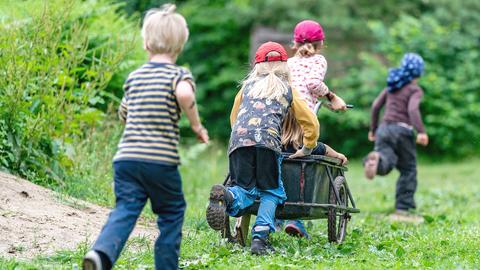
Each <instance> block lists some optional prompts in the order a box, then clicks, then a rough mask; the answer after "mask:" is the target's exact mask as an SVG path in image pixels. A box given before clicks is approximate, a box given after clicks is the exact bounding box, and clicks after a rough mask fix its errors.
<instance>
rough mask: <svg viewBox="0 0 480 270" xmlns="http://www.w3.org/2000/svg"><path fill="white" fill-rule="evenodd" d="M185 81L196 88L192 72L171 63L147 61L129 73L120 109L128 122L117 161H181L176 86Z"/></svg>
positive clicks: (169, 162) (164, 162)
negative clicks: (178, 148)
mask: <svg viewBox="0 0 480 270" xmlns="http://www.w3.org/2000/svg"><path fill="white" fill-rule="evenodd" d="M182 80H187V81H188V82H190V83H191V84H192V86H193V87H195V85H194V82H193V78H192V74H191V73H190V71H188V70H187V69H186V68H183V67H179V66H177V65H174V64H168V63H155V62H148V63H146V64H144V65H143V66H142V67H140V68H139V69H137V70H135V71H134V72H132V73H130V75H129V76H128V79H127V80H126V82H125V85H124V90H125V93H124V96H123V99H122V102H121V104H120V108H119V110H118V113H119V116H120V118H121V119H122V120H123V121H125V122H126V125H125V130H124V132H123V136H122V139H121V141H120V144H119V145H118V151H117V154H116V155H115V157H114V159H113V161H114V162H115V161H120V160H133V161H144V162H151V163H160V164H167V165H177V164H179V163H180V158H179V155H178V150H177V147H178V140H179V137H180V134H179V128H178V121H179V119H180V108H179V106H178V104H177V100H176V97H175V88H176V87H177V84H178V83H179V82H180V81H182Z"/></svg>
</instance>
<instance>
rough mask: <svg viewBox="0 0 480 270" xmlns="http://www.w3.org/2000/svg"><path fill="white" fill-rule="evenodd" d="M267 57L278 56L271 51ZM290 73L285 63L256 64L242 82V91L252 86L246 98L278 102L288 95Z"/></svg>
mask: <svg viewBox="0 0 480 270" xmlns="http://www.w3.org/2000/svg"><path fill="white" fill-rule="evenodd" d="M267 56H269V57H272V56H280V54H279V53H278V52H275V51H272V52H269V53H268V54H267ZM289 83H290V71H289V69H288V65H287V62H282V61H274V62H262V63H257V64H256V65H255V66H254V67H253V69H252V71H251V72H250V73H249V74H248V76H247V78H246V79H245V80H244V81H243V82H242V91H243V90H244V89H245V87H246V86H247V85H249V84H253V86H252V89H251V90H250V91H249V92H248V96H250V97H252V98H265V99H271V100H280V99H281V98H282V97H283V96H284V95H285V94H287V93H288V89H289Z"/></svg>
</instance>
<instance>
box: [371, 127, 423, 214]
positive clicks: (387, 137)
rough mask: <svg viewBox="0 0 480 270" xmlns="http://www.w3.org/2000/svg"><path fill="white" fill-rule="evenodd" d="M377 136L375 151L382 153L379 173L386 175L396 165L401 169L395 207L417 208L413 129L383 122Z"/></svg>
mask: <svg viewBox="0 0 480 270" xmlns="http://www.w3.org/2000/svg"><path fill="white" fill-rule="evenodd" d="M375 136H376V139H375V151H377V152H378V153H380V160H379V164H378V168H377V174H379V175H386V174H388V173H389V172H390V171H391V170H392V169H393V168H394V167H396V168H397V169H398V170H399V171H400V177H399V178H398V180H397V189H396V197H395V208H396V209H399V210H408V209H411V208H415V207H416V205H415V200H414V198H413V196H414V194H415V190H416V189H417V159H416V146H415V136H414V132H413V130H411V129H408V128H406V127H402V126H399V125H396V124H383V125H381V126H380V127H379V128H378V130H377V131H376V133H375Z"/></svg>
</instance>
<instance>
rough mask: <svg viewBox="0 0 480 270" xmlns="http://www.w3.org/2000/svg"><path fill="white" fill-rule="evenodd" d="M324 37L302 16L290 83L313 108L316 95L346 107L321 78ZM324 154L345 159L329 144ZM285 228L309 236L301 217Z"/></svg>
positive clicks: (338, 107)
mask: <svg viewBox="0 0 480 270" xmlns="http://www.w3.org/2000/svg"><path fill="white" fill-rule="evenodd" d="M324 39H325V34H324V32H323V29H322V26H321V25H320V24H319V23H318V22H315V21H311V20H305V21H301V22H300V23H298V24H297V25H296V26H295V30H294V34H293V41H294V46H293V49H294V50H296V53H295V56H294V57H292V58H290V59H288V67H289V68H290V72H291V75H292V87H294V88H295V89H297V90H298V91H299V92H300V93H301V95H302V96H303V98H305V100H306V101H307V104H308V107H309V108H310V109H311V110H312V111H313V110H314V109H315V105H316V104H317V99H318V98H321V97H326V98H327V99H328V100H329V101H330V103H331V108H332V109H333V110H345V109H346V104H345V102H344V101H343V99H342V98H340V97H338V96H337V95H335V94H334V93H333V92H331V91H330V90H329V88H328V86H327V85H326V84H325V83H324V82H323V79H324V78H325V74H326V72H327V61H326V60H325V57H323V55H321V54H319V52H320V49H321V47H322V45H323V40H324ZM326 154H330V155H334V156H336V157H340V158H341V159H342V161H346V157H345V156H344V155H343V154H340V153H337V152H335V151H334V150H333V149H331V148H329V151H326ZM282 224H283V221H280V220H279V221H278V222H277V227H281V226H282ZM285 232H286V233H288V234H290V235H294V236H300V237H307V238H308V237H309V236H308V233H307V231H306V229H305V226H304V225H303V222H302V221H300V220H291V221H288V222H287V225H286V226H285Z"/></svg>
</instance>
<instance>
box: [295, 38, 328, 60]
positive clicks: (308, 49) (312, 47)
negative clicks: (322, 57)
mask: <svg viewBox="0 0 480 270" xmlns="http://www.w3.org/2000/svg"><path fill="white" fill-rule="evenodd" d="M322 47H323V41H315V42H305V43H298V42H295V43H294V44H293V47H292V49H293V50H295V51H296V52H295V56H298V57H309V56H312V55H315V54H317V53H319V52H320V49H322Z"/></svg>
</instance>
